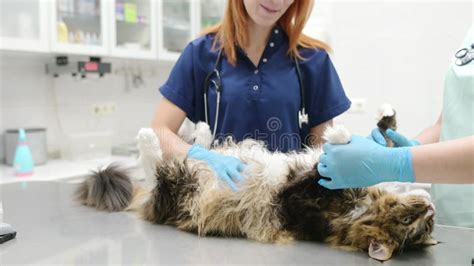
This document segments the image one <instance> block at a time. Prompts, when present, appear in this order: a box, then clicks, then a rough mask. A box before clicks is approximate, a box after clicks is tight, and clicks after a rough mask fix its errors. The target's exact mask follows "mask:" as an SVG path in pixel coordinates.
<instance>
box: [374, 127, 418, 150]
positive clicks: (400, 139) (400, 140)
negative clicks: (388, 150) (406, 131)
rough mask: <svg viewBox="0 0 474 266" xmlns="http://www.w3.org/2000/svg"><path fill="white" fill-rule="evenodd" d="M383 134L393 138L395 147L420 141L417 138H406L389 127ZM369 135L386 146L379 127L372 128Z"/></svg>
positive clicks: (414, 144) (409, 145) (416, 143)
mask: <svg viewBox="0 0 474 266" xmlns="http://www.w3.org/2000/svg"><path fill="white" fill-rule="evenodd" d="M385 134H387V137H388V138H390V139H391V140H393V142H394V143H395V147H411V146H417V145H420V142H419V141H418V140H414V139H408V138H407V137H405V136H403V135H402V134H400V133H398V132H396V131H394V130H392V129H390V128H389V129H387V130H386V131H385ZM371 137H372V140H373V141H375V142H377V143H378V144H380V145H382V146H385V147H386V146H387V141H386V140H385V138H384V137H383V135H382V133H381V132H380V129H378V128H374V130H372V134H371Z"/></svg>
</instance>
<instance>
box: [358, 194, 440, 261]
mask: <svg viewBox="0 0 474 266" xmlns="http://www.w3.org/2000/svg"><path fill="white" fill-rule="evenodd" d="M372 197H373V200H374V201H373V204H372V206H371V207H370V208H369V210H368V212H367V215H366V216H365V217H361V218H362V219H361V220H360V221H359V222H360V224H359V225H360V227H359V230H361V231H359V232H360V233H362V234H361V236H363V238H362V240H361V241H362V242H360V244H361V245H362V247H363V248H366V249H367V250H368V252H369V256H370V257H372V258H374V259H377V260H382V261H383V260H388V259H389V258H390V257H391V256H392V254H393V252H394V251H397V250H398V251H401V250H403V249H406V248H413V247H420V246H425V245H434V244H437V241H435V240H433V239H432V238H431V233H432V232H433V226H434V220H433V218H434V213H435V208H434V205H433V203H431V199H430V196H429V194H428V193H427V192H426V191H423V190H419V191H412V192H409V193H403V194H392V193H386V194H385V193H384V194H379V195H378V196H374V194H372ZM364 242H365V243H364Z"/></svg>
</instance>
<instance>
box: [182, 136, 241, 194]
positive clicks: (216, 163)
mask: <svg viewBox="0 0 474 266" xmlns="http://www.w3.org/2000/svg"><path fill="white" fill-rule="evenodd" d="M187 156H188V157H189V158H192V159H197V160H203V161H206V162H207V163H208V164H209V166H210V167H211V168H212V169H214V171H215V172H216V173H217V176H219V177H220V178H221V179H223V180H224V181H225V182H226V183H227V184H229V186H230V187H231V188H232V190H234V191H237V190H238V189H237V185H236V183H235V182H236V181H241V180H242V179H243V178H242V176H241V175H240V172H241V171H242V170H243V169H244V168H245V166H244V164H242V162H241V161H240V160H239V159H237V158H235V157H232V156H226V155H221V154H218V153H215V152H212V151H209V150H207V149H205V148H204V147H202V146H200V145H197V144H194V145H193V146H191V148H190V149H189V151H188V154H187Z"/></svg>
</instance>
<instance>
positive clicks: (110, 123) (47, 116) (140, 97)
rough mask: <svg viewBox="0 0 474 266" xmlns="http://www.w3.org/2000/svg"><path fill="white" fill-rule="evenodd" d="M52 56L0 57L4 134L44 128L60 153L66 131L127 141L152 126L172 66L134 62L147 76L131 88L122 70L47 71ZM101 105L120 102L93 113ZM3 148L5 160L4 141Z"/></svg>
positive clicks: (1, 127) (51, 145) (116, 64)
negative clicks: (87, 73)
mask: <svg viewBox="0 0 474 266" xmlns="http://www.w3.org/2000/svg"><path fill="white" fill-rule="evenodd" d="M52 58H53V57H52V56H51V57H50V58H49V57H40V58H37V57H33V58H29V57H24V56H21V57H19V58H18V57H12V56H5V55H2V57H0V131H1V133H3V132H4V130H5V129H8V128H18V127H46V128H47V130H48V131H47V132H48V136H47V137H48V149H49V150H50V152H57V151H59V150H60V148H61V145H60V144H61V143H62V142H63V140H64V137H65V136H68V135H83V136H84V135H90V136H91V138H95V137H94V134H95V135H97V136H99V137H100V134H103V133H111V143H112V144H119V143H129V142H132V141H133V140H134V137H135V135H136V133H137V129H138V128H141V127H146V126H149V125H150V122H151V117H152V115H153V112H154V111H155V108H156V105H157V103H158V99H159V92H158V87H159V86H160V85H161V84H162V83H163V82H164V81H165V79H166V78H167V76H168V74H169V73H168V72H169V70H170V67H169V66H162V65H158V64H150V63H148V64H133V65H132V66H133V67H135V66H136V65H141V66H142V69H143V72H144V73H145V75H146V77H145V86H144V87H141V88H133V86H128V87H127V85H126V82H125V77H124V75H122V74H121V73H113V74H110V75H106V76H105V77H104V78H102V79H98V78H88V79H86V80H78V79H74V78H72V77H71V76H70V75H64V76H60V77H59V78H56V79H55V78H53V77H52V76H51V75H46V74H45V63H46V62H47V61H48V60H52ZM106 61H107V60H106ZM126 64H127V63H126V62H123V61H118V62H114V64H113V65H112V67H113V69H115V70H117V69H119V68H120V69H121V68H123V67H124V66H126ZM128 66H130V65H128ZM114 72H115V71H114ZM151 75H153V77H151ZM103 103H116V106H117V109H116V112H115V113H113V114H111V115H105V116H95V115H93V113H92V106H93V105H94V104H103ZM99 137H96V138H99ZM0 139H1V141H3V137H1V138H0ZM0 147H2V148H1V149H0V159H1V158H2V157H3V156H2V154H3V152H2V149H3V145H0Z"/></svg>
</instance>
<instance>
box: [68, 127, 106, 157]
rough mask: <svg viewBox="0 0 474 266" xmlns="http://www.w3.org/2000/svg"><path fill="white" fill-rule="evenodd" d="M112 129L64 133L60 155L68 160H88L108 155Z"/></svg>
mask: <svg viewBox="0 0 474 266" xmlns="http://www.w3.org/2000/svg"><path fill="white" fill-rule="evenodd" d="M114 136H115V133H114V132H113V131H105V132H94V133H89V132H87V133H86V132H85V133H75V134H65V135H64V136H63V138H62V141H61V157H62V158H64V159H69V160H90V159H97V158H104V157H109V156H110V155H111V149H112V139H113V137H114Z"/></svg>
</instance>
